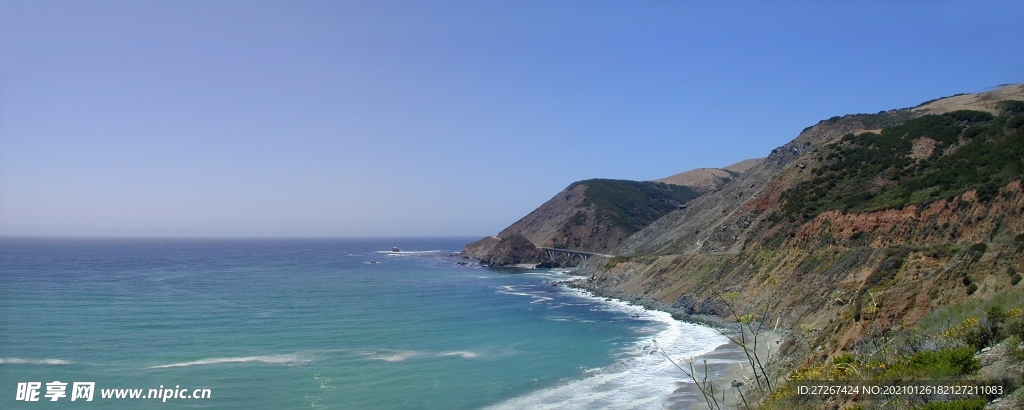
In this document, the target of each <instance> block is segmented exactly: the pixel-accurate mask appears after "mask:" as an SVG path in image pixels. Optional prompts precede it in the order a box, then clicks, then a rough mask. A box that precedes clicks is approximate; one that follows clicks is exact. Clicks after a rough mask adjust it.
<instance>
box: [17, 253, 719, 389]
mask: <svg viewBox="0 0 1024 410" xmlns="http://www.w3.org/2000/svg"><path fill="white" fill-rule="evenodd" d="M474 239H475V238H412V239H410V238H392V239H71V238H67V239H56V238H54V239H41V238H40V239H31V238H3V239H0V386H2V387H0V408H4V409H14V408H40V407H44V406H45V407H47V408H49V407H53V408H124V409H135V408H167V409H171V408H216V409H234V408H237V409H251V408H266V409H309V408H314V409H315V408H324V409H479V408H495V409H504V408H508V409H515V408H581V409H583V408H585V409H591V408H663V407H665V406H666V405H670V404H671V406H675V407H679V406H681V407H686V406H685V403H683V404H680V402H678V401H672V396H673V394H672V393H673V391H675V390H676V389H677V388H679V387H680V386H682V385H683V383H685V382H686V378H685V376H684V375H683V374H681V373H680V372H679V371H678V370H677V369H675V368H674V367H673V366H672V364H671V363H669V362H668V361H667V360H665V358H664V357H663V356H662V355H660V354H652V349H651V346H652V344H653V343H654V342H653V341H654V340H656V341H657V345H658V346H660V347H661V348H664V349H665V350H666V351H668V352H669V354H671V355H672V356H673V357H684V356H693V355H698V354H703V353H707V352H710V351H712V350H714V349H715V348H716V347H718V346H720V345H722V344H724V343H725V342H726V340H725V339H724V338H723V337H722V336H721V335H719V334H718V332H716V331H715V330H713V329H709V328H705V327H701V326H697V325H692V324H687V323H682V322H678V321H675V320H672V319H671V317H670V316H669V315H668V314H666V313H663V312H655V311H647V310H644V309H642V308H639V307H636V306H631V305H628V304H626V303H623V302H619V301H614V300H606V299H604V298H597V297H592V296H589V295H587V294H586V293H584V292H581V291H579V290H575V289H571V288H568V287H566V286H564V285H557V284H555V283H554V282H557V281H563V280H568V279H572V278H573V277H571V276H569V275H566V274H564V273H561V272H559V271H558V270H554V271H551V270H532V269H490V268H484V267H479V266H473V265H460V264H457V262H459V261H461V259H459V258H458V257H457V256H452V255H451V254H452V253H455V252H458V250H459V249H461V248H462V246H463V244H465V243H468V242H470V241H472V240H474ZM392 247H398V248H400V250H401V251H400V252H392V251H391V250H392ZM63 383H66V385H62V384H63ZM76 383H78V384H77V385H76ZM89 383H92V384H91V385H90V384H89ZM90 390H91V394H88V393H89V392H90ZM88 395H91V396H92V400H91V401H87V400H86V397H87V396H88ZM119 396H123V397H119ZM32 398H36V399H37V400H38V402H29V401H25V400H26V399H32ZM72 398H74V399H75V401H72V400H71V399H72ZM53 399H56V401H54V400H53ZM677 399H678V398H677ZM42 403H47V404H46V405H43V404H42Z"/></svg>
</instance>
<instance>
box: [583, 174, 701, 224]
mask: <svg viewBox="0 0 1024 410" xmlns="http://www.w3.org/2000/svg"><path fill="white" fill-rule="evenodd" d="M578 185H583V186H585V187H586V192H585V194H584V195H586V199H585V200H584V201H583V202H582V203H580V204H579V205H577V207H579V208H586V207H589V206H591V205H594V207H595V209H596V217H597V220H598V221H608V222H610V223H611V224H614V225H616V226H618V227H619V228H620V229H622V230H623V231H624V232H626V233H627V234H631V233H634V232H637V231H639V230H640V229H643V228H644V227H645V226H647V225H649V224H650V223H651V222H654V220H656V219H658V218H661V217H662V216H664V215H665V214H667V213H669V212H672V211H673V210H675V209H677V208H678V207H679V205H682V204H685V203H687V202H689V201H690V200H691V199H693V198H696V197H697V193H695V192H693V190H692V189H690V188H688V187H685V186H680V185H669V184H665V183H661V182H641V181H625V180H616V179H588V180H585V181H579V182H576V183H573V184H572V185H570V186H569V188H568V189H572V188H574V187H576V186H578ZM570 222H572V221H570Z"/></svg>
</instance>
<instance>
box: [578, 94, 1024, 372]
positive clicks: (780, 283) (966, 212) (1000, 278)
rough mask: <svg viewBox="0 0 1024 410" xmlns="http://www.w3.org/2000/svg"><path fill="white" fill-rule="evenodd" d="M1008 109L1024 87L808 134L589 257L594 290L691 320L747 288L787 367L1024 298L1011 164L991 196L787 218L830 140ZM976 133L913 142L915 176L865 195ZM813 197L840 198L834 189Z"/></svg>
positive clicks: (1018, 189) (875, 183)
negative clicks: (994, 300)
mask: <svg viewBox="0 0 1024 410" xmlns="http://www.w3.org/2000/svg"><path fill="white" fill-rule="evenodd" d="M1005 99H1011V100H1013V99H1016V100H1018V101H1024V86H1021V85H1015V86H1010V87H1004V88H1001V89H997V90H995V91H993V92H991V93H988V94H986V93H982V94H981V95H978V96H959V97H957V101H953V102H947V101H943V100H938V101H936V102H933V103H930V104H927V105H923V106H922V107H917V108H915V109H905V110H896V111H890V112H886V113H881V114H876V115H854V116H847V117H843V118H833V119H831V120H828V121H823V122H821V123H819V124H817V125H815V126H813V127H809V128H808V129H806V130H804V131H803V132H802V133H801V134H800V136H799V137H797V138H796V139H795V140H793V141H792V142H790V143H788V144H786V145H784V146H782V147H780V148H778V149H776V150H774V151H773V152H772V154H771V155H769V156H768V157H767V158H766V159H765V160H764V161H763V162H762V163H761V164H760V165H758V166H756V167H754V168H752V169H751V170H749V171H748V172H745V173H744V174H743V175H740V176H739V177H737V178H735V179H733V180H732V181H730V182H729V183H727V184H725V185H723V186H721V187H720V188H718V189H717V190H715V191H712V192H709V193H707V194H705V195H703V196H701V197H699V198H697V199H695V200H694V201H692V202H690V203H689V204H688V206H687V207H686V209H681V210H678V211H675V212H672V213H670V214H668V215H666V216H664V217H662V218H661V219H659V220H657V221H655V222H654V223H652V224H651V225H649V226H647V227H646V228H644V229H643V230H641V231H639V232H637V233H636V234H634V235H632V236H631V237H629V238H628V239H626V240H625V241H624V242H623V244H622V245H621V246H620V247H618V248H617V249H616V250H615V251H614V252H612V253H614V254H618V255H624V256H620V257H616V258H612V259H602V258H592V259H591V260H590V261H588V262H587V264H586V265H585V266H584V268H585V269H586V270H588V271H589V272H590V273H591V274H592V275H593V276H592V277H591V278H590V280H589V281H587V283H586V285H585V286H586V287H588V288H590V289H592V290H594V291H596V292H598V293H601V294H605V295H609V296H617V297H621V298H625V299H645V298H650V299H654V300H657V301H660V302H662V303H663V304H664V306H673V307H675V308H677V309H680V310H682V311H684V312H686V313H690V314H711V315H720V316H729V312H728V311H727V310H726V309H725V308H724V306H723V304H722V295H723V294H726V293H728V292H737V304H738V305H742V306H754V305H758V304H761V303H765V302H767V301H769V300H770V301H772V302H773V303H775V305H774V307H773V311H772V314H771V317H772V319H773V323H772V325H773V326H777V327H778V328H779V329H787V330H788V331H789V332H791V333H790V337H788V338H787V340H786V342H785V343H784V344H783V345H782V346H781V348H782V353H783V356H782V357H785V358H786V359H787V360H788V363H782V366H781V368H782V369H783V370H784V371H785V370H786V369H789V370H792V369H793V368H795V367H797V366H800V365H804V364H807V363H812V362H815V361H821V360H825V359H826V358H829V357H834V356H835V355H838V354H840V353H842V352H846V351H849V349H851V348H852V347H853V346H855V345H857V344H858V343H863V342H864V341H865V340H867V339H869V338H871V337H876V336H878V335H882V334H885V333H886V332H891V331H894V330H898V329H905V328H908V327H912V326H914V325H915V324H916V323H917V322H918V321H919V320H921V318H922V317H924V316H925V315H927V314H929V313H930V312H933V311H935V309H937V308H939V307H942V306H948V305H950V304H954V303H959V302H964V301H967V300H975V299H977V300H982V299H985V298H991V297H992V296H993V295H996V294H999V293H1001V292H1006V291H1008V290H1012V289H1024V284H1022V283H1018V284H1014V283H1013V282H1014V281H1018V282H1019V281H1020V279H1019V277H1018V278H1017V279H1014V275H1015V274H1016V273H1018V272H1022V271H1024V235H1022V234H1024V215H1022V214H1024V189H1022V186H1021V178H1022V177H1024V168H1021V167H1020V166H1019V165H1017V164H1016V163H1013V162H1012V161H1011V162H1010V163H1009V164H1010V165H1007V167H1006V168H1005V169H1002V170H999V171H998V172H1001V173H1003V174H1000V175H999V177H1000V178H1002V179H1001V180H1004V181H1005V180H1009V182H1008V183H1002V184H1000V185H995V186H993V185H992V184H991V181H994V180H995V179H994V178H995V177H992V178H993V179H991V180H990V181H989V182H986V181H981V182H979V183H982V184H985V189H987V190H988V192H986V193H979V192H980V191H979V189H980V188H979V189H973V188H972V189H966V190H963V191H961V192H959V193H957V194H955V195H949V196H945V197H941V198H938V199H928V200H926V201H924V202H920V203H915V202H913V201H915V200H914V198H922V197H927V195H929V193H933V192H934V191H935V190H938V189H940V188H941V187H939V188H935V190H929V189H930V188H929V187H924V188H923V189H924V190H923V191H920V192H923V193H918V194H915V195H918V196H913V195H911V196H910V200H909V201H910V203H905V204H904V205H900V206H894V207H889V208H885V207H882V209H876V210H857V209H858V208H857V207H856V206H853V207H852V208H850V209H844V208H842V207H838V206H836V207H834V208H836V209H830V208H828V207H826V208H824V209H811V210H799V209H798V210H793V209H792V208H786V204H787V203H788V202H787V201H790V200H791V198H794V197H795V196H796V195H797V193H794V189H795V187H797V186H804V185H800V183H801V182H804V181H809V180H811V179H813V178H821V175H822V174H821V173H820V171H818V170H819V169H825V168H824V167H827V166H828V165H829V164H830V162H829V160H828V159H827V158H828V156H827V155H826V152H832V151H827V149H826V147H825V146H826V144H832V143H837V141H841V138H842V137H843V136H844V135H848V134H851V133H853V134H855V135H859V134H861V133H864V132H868V131H873V132H874V133H878V132H879V131H878V130H880V129H882V128H886V127H890V126H894V125H896V124H901V123H904V122H905V121H907V120H910V119H914V118H918V117H921V116H922V115H926V114H928V113H929V112H930V111H936V110H938V111H940V112H950V110H948V109H944V108H943V107H947V106H950V105H951V104H953V103H956V104H961V103H962V102H964V101H966V102H969V103H971V104H974V105H973V106H972V107H981V108H985V109H986V110H988V111H987V112H993V113H995V114H1000V113H1005V112H1006V111H1005V110H1004V111H1000V110H1001V108H1000V107H1003V106H1001V105H999V102H1000V101H1004V100H1005ZM954 105H955V104H954ZM961 105H962V104H961ZM936 107H939V108H943V109H941V110H940V109H939V108H936ZM1014 115H1016V114H1014ZM961 117H962V116H961ZM957 118H958V119H959V118H960V117H957ZM999 118H1011V119H1010V120H1005V123H1006V124H1010V125H1013V124H1016V122H1019V121H1018V120H1013V119H1012V117H1009V114H1006V115H1004V117H998V118H997V119H996V120H994V121H996V122H998V121H1004V120H1001V119H999ZM1015 121H1016V122H1015ZM972 124H974V123H970V122H969V121H968V120H962V121H960V122H958V123H955V125H956V126H958V127H960V128H959V130H960V131H958V132H963V134H961V137H960V138H961V139H960V140H959V142H955V143H954V144H953V145H950V146H948V147H947V148H944V149H942V150H935V146H936V145H935V142H934V140H933V141H932V142H930V143H929V141H927V140H924V139H921V138H919V139H915V140H914V141H913V143H912V144H910V145H911V146H910V148H908V149H909V152H908V153H907V154H905V155H904V156H906V157H908V158H909V159H908V160H907V161H904V162H898V163H899V164H911V165H902V166H904V168H902V169H906V170H907V171H901V169H900V168H893V169H890V170H889V171H887V172H888V174H885V175H882V176H879V177H876V178H875V179H874V180H871V179H870V178H868V179H867V180H868V181H871V183H870V184H868V185H867V188H865V191H872V192H870V195H867V196H865V197H866V198H869V199H871V198H874V197H876V196H877V197H879V198H880V197H881V195H882V194H885V193H886V192H887V191H886V189H889V187H892V186H897V185H898V184H899V183H900V181H906V180H909V178H912V177H918V176H919V174H921V173H922V172H925V171H927V168H921V167H924V166H926V165H927V164H928V163H929V161H930V163H938V161H941V158H942V157H943V156H947V155H951V154H952V153H954V152H955V151H956V150H957V149H961V148H960V147H965V146H967V144H968V143H970V142H978V140H977V139H976V138H975V139H974V140H971V139H965V137H964V136H966V135H968V134H969V133H971V132H976V130H975V131H968V129H969V128H971V127H974V126H975V125H972ZM999 124H1003V122H1000V123H999ZM1000 126H1001V125H1000ZM979 127H980V125H979ZM1019 127H1020V125H1019V124H1018V125H1013V127H1010V126H1007V128H1006V129H1005V130H1002V131H1000V132H1001V133H997V134H993V135H991V136H987V137H984V138H987V140H986V141H985V143H992V144H995V143H1001V142H1002V141H1005V140H1006V139H1013V138H1021V134H1020V133H1018V132H1017V131H1016V130H1017V129H1018V128H1019ZM972 135H974V134H972ZM977 135H982V134H977ZM936 138H937V137H936ZM972 138H973V137H972ZM977 138H982V137H977ZM848 139H849V138H848ZM926 145H927V146H926ZM929 147H930V148H929ZM828 149H831V150H833V151H835V150H836V148H835V146H832V147H831V148H828ZM893 149H895V148H893ZM932 152H934V153H935V154H934V156H931V154H930V153H932ZM897 159H899V158H897ZM908 161H909V162H908ZM914 167H917V168H914ZM914 169H919V170H920V169H924V170H925V171H913V170H914ZM855 171H856V170H855ZM911 171H913V172H911ZM901 172H903V173H902V174H901ZM915 172H917V173H915ZM1007 172H1009V173H1010V174H1009V175H1010V176H1009V177H1007V175H1008V174H1005V173H1007ZM1014 173H1015V174H1014ZM826 175H827V174H826ZM858 177H860V178H862V179H863V178H865V177H864V176H863V175H860V176H858ZM869 177H870V176H869ZM898 178H903V179H898ZM837 181H838V183H839V184H840V185H841V184H842V183H843V182H842V181H841V180H837ZM824 186H825V187H828V186H829V185H827V184H826V185H824ZM832 186H835V185H832ZM953 186H955V185H953ZM826 190H827V189H826ZM799 194H806V193H799ZM814 198H819V202H820V203H826V204H827V201H826V199H828V200H832V199H829V198H832V197H829V196H828V195H826V193H824V192H822V193H820V196H819V197H814ZM822 198H825V199H822ZM929 198H930V197H929ZM876 202H877V201H876ZM869 204H870V202H869ZM857 206H861V205H857Z"/></svg>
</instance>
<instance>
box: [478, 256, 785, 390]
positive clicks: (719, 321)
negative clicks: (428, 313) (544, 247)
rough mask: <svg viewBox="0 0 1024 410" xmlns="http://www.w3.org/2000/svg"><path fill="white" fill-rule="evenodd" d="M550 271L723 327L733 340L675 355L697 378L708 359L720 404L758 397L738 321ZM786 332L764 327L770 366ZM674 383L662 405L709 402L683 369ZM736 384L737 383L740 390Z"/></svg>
mask: <svg viewBox="0 0 1024 410" xmlns="http://www.w3.org/2000/svg"><path fill="white" fill-rule="evenodd" d="M482 266H485V265H482ZM502 268H506V269H508V268H511V269H522V270H524V271H525V270H546V269H538V268H537V267H536V266H535V265H532V264H518V265H509V266H504V267H502ZM549 271H550V272H551V273H559V274H563V275H566V276H567V277H566V278H565V279H561V280H555V281H552V282H551V283H552V284H554V285H560V286H565V287H567V288H570V289H574V290H577V291H580V292H583V293H585V294H587V295H588V296H590V297H593V298H597V299H604V300H614V301H616V302H619V303H624V304H627V305H630V306H635V307H638V308H641V309H644V310H648V311H653V312H663V313H667V314H668V315H669V316H671V319H672V320H675V321H678V322H681V323H686V324H690V325H697V326H702V327H705V328H709V329H713V330H715V331H717V332H719V333H720V334H721V335H722V336H724V337H726V338H729V339H730V341H728V342H726V343H724V344H722V345H720V346H717V347H716V348H714V349H713V350H711V351H710V352H707V353H703V354H698V355H694V356H692V357H679V356H676V355H672V356H671V357H672V360H674V361H676V363H677V364H678V365H679V366H682V367H683V368H684V369H687V368H688V365H687V364H686V363H685V362H684V361H683V360H692V364H693V368H694V369H695V370H696V371H697V372H696V373H697V374H696V378H697V379H698V380H700V379H703V378H704V376H705V375H704V368H705V361H706V364H707V370H708V375H707V380H708V382H710V383H711V385H712V388H713V389H714V392H715V397H716V398H717V400H718V404H719V405H722V406H731V407H735V406H742V405H743V400H744V399H746V400H747V401H754V400H756V399H757V397H758V396H760V395H759V394H758V393H759V392H758V391H757V390H758V389H757V383H756V382H755V381H754V379H753V372H752V370H751V365H750V362H749V361H748V358H747V356H746V353H745V352H744V349H742V348H741V347H740V346H739V345H738V344H737V343H734V342H732V340H733V339H734V337H735V336H736V335H738V333H739V326H738V325H737V324H736V323H735V322H729V321H726V320H725V319H723V318H722V317H720V316H715V315H691V314H687V313H686V312H685V311H684V310H683V309H680V308H676V307H672V306H670V305H668V304H666V303H664V302H662V301H660V300H657V299H654V298H651V297H648V296H638V295H624V294H623V293H622V292H619V291H612V290H610V289H607V288H606V287H603V286H593V285H592V284H591V283H590V282H588V281H587V279H588V278H589V277H590V275H589V273H588V272H586V271H585V270H583V271H581V270H580V269H579V268H578V267H568V268H556V269H550V270H549ZM785 334H786V332H784V331H779V330H772V329H765V330H764V331H763V332H761V333H760V336H759V338H758V346H757V355H758V357H759V358H760V359H761V360H762V361H765V362H766V363H765V364H766V365H767V361H775V359H776V356H775V355H776V353H777V352H778V350H779V347H780V346H781V343H782V342H783V341H784V339H785ZM747 349H748V350H750V351H753V349H754V346H753V341H748V342H747ZM652 353H653V352H652ZM666 362H667V360H666ZM687 370H688V369H687ZM674 385H675V389H674V390H673V391H672V392H671V393H670V394H669V395H668V396H667V397H666V398H665V402H664V406H666V408H672V409H691V408H694V409H703V408H706V407H707V405H706V404H705V398H704V397H703V394H702V393H701V391H700V389H699V388H698V387H697V385H696V383H695V381H694V380H693V379H692V378H690V377H688V376H687V375H686V374H685V373H683V372H680V373H679V377H678V378H677V379H676V381H675V382H674ZM736 386H739V389H737V388H736Z"/></svg>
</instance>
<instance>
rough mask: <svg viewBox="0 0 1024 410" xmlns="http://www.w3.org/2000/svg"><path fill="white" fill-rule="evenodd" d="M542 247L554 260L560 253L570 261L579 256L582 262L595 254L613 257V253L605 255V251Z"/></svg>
mask: <svg viewBox="0 0 1024 410" xmlns="http://www.w3.org/2000/svg"><path fill="white" fill-rule="evenodd" d="M540 249H543V250H544V252H547V253H548V257H549V258H551V259H552V260H554V259H555V257H556V256H558V255H564V256H565V257H567V258H569V262H572V260H573V258H575V257H579V258H580V261H581V262H582V261H585V260H587V259H590V257H591V256H595V255H597V256H604V257H606V258H611V257H612V256H613V255H605V254H603V253H594V252H583V251H571V250H568V249H558V248H540Z"/></svg>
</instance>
